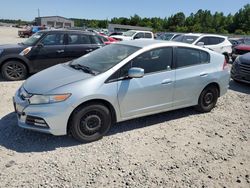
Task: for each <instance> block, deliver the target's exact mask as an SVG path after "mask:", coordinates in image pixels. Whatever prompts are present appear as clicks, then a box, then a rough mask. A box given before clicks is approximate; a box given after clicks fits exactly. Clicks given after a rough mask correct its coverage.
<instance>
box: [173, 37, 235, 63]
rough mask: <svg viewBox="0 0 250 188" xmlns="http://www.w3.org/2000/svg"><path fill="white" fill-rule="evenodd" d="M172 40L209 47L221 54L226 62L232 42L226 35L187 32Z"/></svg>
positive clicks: (230, 51)
mask: <svg viewBox="0 0 250 188" xmlns="http://www.w3.org/2000/svg"><path fill="white" fill-rule="evenodd" d="M173 40H174V41H178V42H184V43H189V44H194V45H198V46H204V47H205V48H209V49H211V50H213V51H215V52H218V53H221V54H223V55H224V56H225V58H226V60H227V62H229V58H230V55H231V53H232V44H231V43H230V42H229V40H228V38H227V37H225V36H221V35H212V34H196V33H189V34H184V35H181V36H178V37H176V38H175V39H173Z"/></svg>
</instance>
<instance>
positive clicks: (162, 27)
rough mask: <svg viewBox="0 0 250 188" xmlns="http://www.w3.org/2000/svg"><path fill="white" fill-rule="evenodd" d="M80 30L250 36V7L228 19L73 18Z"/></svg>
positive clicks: (204, 14) (201, 15) (203, 14)
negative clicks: (136, 28) (112, 28)
mask: <svg viewBox="0 0 250 188" xmlns="http://www.w3.org/2000/svg"><path fill="white" fill-rule="evenodd" d="M71 19H72V20H74V22H75V26H76V27H86V28H107V27H108V24H109V23H112V24H122V25H132V26H142V27H150V28H153V31H154V32H161V31H170V32H198V33H221V34H232V33H234V34H239V35H250V4H247V5H245V6H244V7H243V8H241V9H240V10H239V11H238V12H236V13H235V14H234V15H232V14H228V15H224V14H223V13H222V12H215V13H214V14H212V13H211V11H209V10H202V9H200V10H198V11H197V12H196V13H191V14H190V15H189V16H187V17H186V16H185V14H184V13H183V12H178V13H176V14H174V15H171V16H170V17H165V18H159V17H153V18H142V17H140V16H139V15H137V14H135V15H134V16H131V17H130V18H125V17H119V18H117V17H114V18H112V19H111V20H93V19H92V20H90V19H77V18H71ZM0 22H6V23H15V24H24V23H28V22H25V21H21V20H3V19H0Z"/></svg>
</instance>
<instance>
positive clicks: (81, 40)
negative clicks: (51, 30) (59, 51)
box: [68, 34, 91, 44]
mask: <svg viewBox="0 0 250 188" xmlns="http://www.w3.org/2000/svg"><path fill="white" fill-rule="evenodd" d="M68 44H91V42H90V38H89V36H88V35H84V34H69V35H68Z"/></svg>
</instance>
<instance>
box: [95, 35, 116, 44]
mask: <svg viewBox="0 0 250 188" xmlns="http://www.w3.org/2000/svg"><path fill="white" fill-rule="evenodd" d="M99 36H100V39H101V40H102V41H103V42H104V44H105V45H108V44H112V43H116V42H118V40H116V39H114V38H112V37H109V36H106V35H104V34H101V33H99Z"/></svg>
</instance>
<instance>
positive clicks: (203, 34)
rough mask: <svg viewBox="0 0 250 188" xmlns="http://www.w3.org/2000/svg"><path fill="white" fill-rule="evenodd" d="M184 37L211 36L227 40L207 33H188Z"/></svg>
mask: <svg viewBox="0 0 250 188" xmlns="http://www.w3.org/2000/svg"><path fill="white" fill-rule="evenodd" d="M183 35H184V36H196V37H201V36H209V37H222V38H226V37H225V36H223V35H215V34H206V33H186V34H183Z"/></svg>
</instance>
